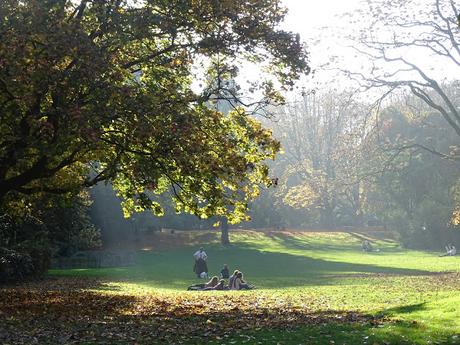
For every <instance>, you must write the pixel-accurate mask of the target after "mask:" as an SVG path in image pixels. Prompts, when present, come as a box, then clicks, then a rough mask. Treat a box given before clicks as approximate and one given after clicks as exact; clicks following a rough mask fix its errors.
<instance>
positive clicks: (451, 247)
mask: <svg viewBox="0 0 460 345" xmlns="http://www.w3.org/2000/svg"><path fill="white" fill-rule="evenodd" d="M455 255H457V248H455V246H454V245H453V244H452V243H449V244H447V246H446V253H444V254H441V255H439V256H455Z"/></svg>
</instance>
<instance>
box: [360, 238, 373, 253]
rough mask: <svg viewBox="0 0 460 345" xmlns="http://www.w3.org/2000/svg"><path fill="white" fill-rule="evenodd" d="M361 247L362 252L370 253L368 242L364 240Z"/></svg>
mask: <svg viewBox="0 0 460 345" xmlns="http://www.w3.org/2000/svg"><path fill="white" fill-rule="evenodd" d="M361 246H362V248H363V251H364V252H372V245H371V242H369V241H368V240H364V241H363V243H362V245H361Z"/></svg>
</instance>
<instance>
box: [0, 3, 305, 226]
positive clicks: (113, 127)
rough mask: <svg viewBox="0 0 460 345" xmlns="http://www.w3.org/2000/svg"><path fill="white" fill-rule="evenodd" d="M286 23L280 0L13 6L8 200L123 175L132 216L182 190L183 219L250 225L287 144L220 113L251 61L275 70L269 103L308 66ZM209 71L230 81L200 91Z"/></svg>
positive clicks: (178, 198)
mask: <svg viewBox="0 0 460 345" xmlns="http://www.w3.org/2000/svg"><path fill="white" fill-rule="evenodd" d="M284 15H285V10H284V9H283V8H282V7H281V6H280V3H279V1H278V0H269V1H258V2H247V1H242V0H241V1H240V0H238V1H208V0H207V1H199V2H197V1H182V0H174V1H156V0H149V1H145V2H131V1H116V0H109V1H86V0H85V1H70V0H67V1H38V0H27V1H19V0H8V1H2V2H1V3H0V17H1V18H2V21H1V22H0V33H1V36H2V40H1V42H0V55H1V56H2V59H1V67H2V68H1V69H0V104H1V105H0V114H1V118H2V122H1V125H0V134H1V135H0V137H1V139H0V201H1V202H2V203H3V204H4V205H7V206H8V207H12V206H13V205H15V204H16V203H21V202H22V203H23V204H27V203H29V202H30V198H29V197H27V196H30V195H31V196H32V198H33V196H36V195H37V194H41V193H46V192H53V193H71V194H75V193H76V192H77V191H78V190H79V189H80V188H81V187H82V186H90V185H94V184H96V183H97V182H100V181H112V182H113V186H114V187H115V188H116V189H117V191H118V195H119V196H120V197H121V198H122V199H123V200H124V203H123V207H124V211H125V214H126V215H129V214H130V213H132V212H137V211H142V210H146V209H148V210H152V211H153V212H154V213H155V214H156V215H161V214H163V209H162V206H161V203H160V202H159V201H158V197H157V196H158V195H162V194H165V195H170V194H171V195H172V199H173V200H174V202H175V204H176V208H177V211H178V212H189V213H192V214H195V215H197V216H199V217H202V218H206V217H210V216H211V215H224V214H228V217H229V220H230V222H238V221H241V220H243V219H246V216H245V212H246V210H247V202H248V200H249V199H252V198H254V197H255V196H256V195H257V194H258V192H257V188H258V185H259V184H266V185H267V184H269V183H270V182H269V179H268V177H267V173H268V169H267V167H266V165H265V164H264V163H263V161H264V160H265V159H271V158H273V157H274V154H275V153H276V152H277V151H278V149H279V143H278V142H277V141H276V140H274V139H272V137H271V133H270V131H268V130H266V129H264V128H262V127H261V125H260V124H259V123H258V122H257V121H255V120H254V119H252V118H250V117H249V115H248V114H247V113H246V112H245V111H244V110H243V109H242V108H235V109H234V110H233V111H232V112H231V113H229V114H228V115H227V116H224V115H223V114H222V113H220V112H218V111H216V110H214V109H212V108H211V107H210V106H211V103H212V102H211V101H212V100H213V99H215V98H216V97H221V96H222V95H227V96H226V97H229V96H228V94H226V93H225V92H224V91H225V87H226V86H225V85H226V83H225V82H224V81H225V79H227V78H231V77H235V76H236V75H237V74H238V68H237V67H238V61H242V60H250V61H253V62H257V65H258V66H260V67H261V68H262V70H268V71H269V73H268V74H267V75H266V76H264V77H262V76H261V77H260V78H259V81H260V82H257V81H256V83H255V85H254V86H255V89H256V90H257V89H260V90H262V91H263V92H264V97H265V99H264V101H263V102H264V104H267V103H269V102H270V100H271V99H275V101H276V100H278V101H280V99H279V94H278V92H277V90H274V87H273V85H275V84H276V85H280V87H281V88H290V87H291V86H292V83H293V81H294V80H295V79H296V78H298V77H299V76H300V75H301V74H303V73H305V72H308V70H309V68H308V66H307V55H306V52H305V49H304V47H303V46H302V44H301V43H300V41H299V40H298V39H297V38H296V36H295V35H294V34H293V33H290V32H286V31H282V30H280V29H278V27H279V23H280V22H281V21H282V20H283V18H284ZM255 24H256V25H255ZM216 61H221V62H222V63H214V62H216ZM208 62H210V63H209V66H207V63H208ZM224 62H225V63H224ZM200 71H201V72H206V71H207V75H210V76H212V75H214V76H215V78H217V80H212V82H211V83H208V84H207V85H204V86H202V90H201V91H197V90H196V88H195V87H192V83H193V82H194V81H198V79H199V77H198V75H199V72H200ZM273 79H277V80H278V83H274V80H273ZM235 97H236V96H232V97H231V98H232V99H234V98H235ZM235 104H238V102H236V103H235ZM89 174H90V177H88V175H89ZM21 200H24V201H21ZM18 208H21V207H19V206H18Z"/></svg>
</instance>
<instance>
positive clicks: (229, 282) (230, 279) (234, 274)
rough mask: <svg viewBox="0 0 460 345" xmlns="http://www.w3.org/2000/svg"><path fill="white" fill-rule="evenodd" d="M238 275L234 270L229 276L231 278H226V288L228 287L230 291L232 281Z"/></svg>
mask: <svg viewBox="0 0 460 345" xmlns="http://www.w3.org/2000/svg"><path fill="white" fill-rule="evenodd" d="M238 273H240V271H238V270H234V271H233V274H232V275H231V277H230V278H228V287H229V288H230V289H232V285H233V281H234V280H235V278H236V275H237V274H238Z"/></svg>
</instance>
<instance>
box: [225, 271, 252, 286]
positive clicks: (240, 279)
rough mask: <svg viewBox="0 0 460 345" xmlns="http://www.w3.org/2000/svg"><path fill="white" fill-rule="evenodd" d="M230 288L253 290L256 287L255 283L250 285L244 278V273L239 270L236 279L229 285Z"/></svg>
mask: <svg viewBox="0 0 460 345" xmlns="http://www.w3.org/2000/svg"><path fill="white" fill-rule="evenodd" d="M229 287H230V290H251V289H254V286H253V285H249V284H248V283H246V282H245V281H244V279H243V273H242V272H238V273H237V275H236V277H235V279H234V280H233V281H232V285H230V286H229Z"/></svg>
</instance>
